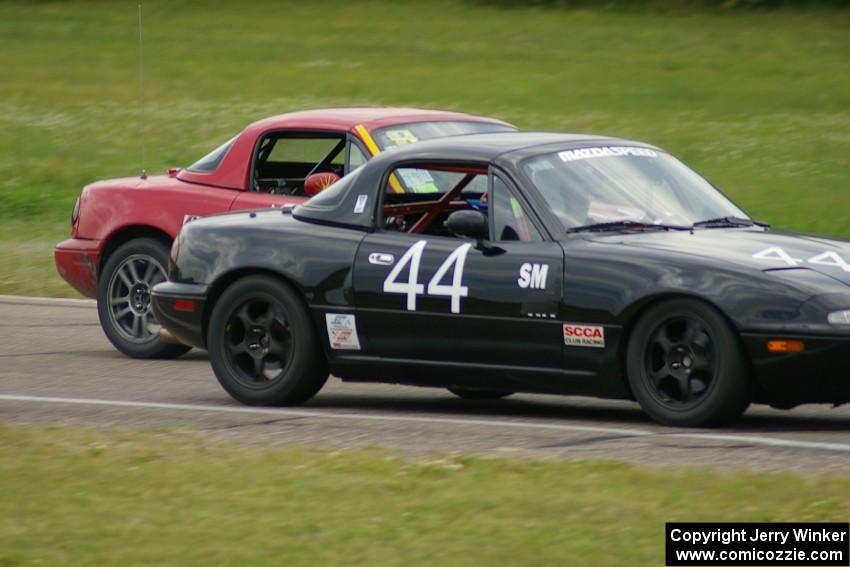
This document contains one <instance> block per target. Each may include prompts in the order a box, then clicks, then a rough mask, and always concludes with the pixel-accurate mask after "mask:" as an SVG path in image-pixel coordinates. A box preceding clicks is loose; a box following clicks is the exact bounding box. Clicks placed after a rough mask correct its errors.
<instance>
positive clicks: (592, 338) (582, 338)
mask: <svg viewBox="0 0 850 567" xmlns="http://www.w3.org/2000/svg"><path fill="white" fill-rule="evenodd" d="M564 344H565V345H567V346H579V347H592V348H605V328H604V327H601V326H599V325H582V324H581V323H564Z"/></svg>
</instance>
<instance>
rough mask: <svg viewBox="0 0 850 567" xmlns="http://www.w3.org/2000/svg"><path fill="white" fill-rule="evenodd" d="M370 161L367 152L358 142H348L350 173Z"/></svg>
mask: <svg viewBox="0 0 850 567" xmlns="http://www.w3.org/2000/svg"><path fill="white" fill-rule="evenodd" d="M367 161H369V158H368V156H367V155H366V152H364V151H363V149H362V148H361V147H360V145H359V144H358V143H357V142H349V143H348V171H349V173H350V172H352V171H354V170H355V169H357V168H358V167H360V166H361V165H363V164H364V163H366V162H367Z"/></svg>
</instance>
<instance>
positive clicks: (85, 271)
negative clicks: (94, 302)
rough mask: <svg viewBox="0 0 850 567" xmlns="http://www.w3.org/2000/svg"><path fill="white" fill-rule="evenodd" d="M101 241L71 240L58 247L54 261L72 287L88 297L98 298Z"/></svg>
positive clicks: (54, 254) (61, 274) (55, 250)
mask: <svg viewBox="0 0 850 567" xmlns="http://www.w3.org/2000/svg"><path fill="white" fill-rule="evenodd" d="M101 244H102V241H101V240H84V239H82V238H71V239H69V240H64V241H62V242H60V243H59V244H57V245H56V248H55V249H54V251H53V260H54V261H55V262H56V271H58V272H59V275H60V276H62V279H64V280H65V281H66V282H68V283H69V284H71V287H73V288H74V289H76V290H77V291H79V292H80V293H82V294H83V295H84V296H86V297H91V298H96V297H97V267H98V265H99V263H100V252H101Z"/></svg>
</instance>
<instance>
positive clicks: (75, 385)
mask: <svg viewBox="0 0 850 567" xmlns="http://www.w3.org/2000/svg"><path fill="white" fill-rule="evenodd" d="M848 379H850V377H848ZM0 424H51V425H56V424H58V425H72V426H75V425H82V426H87V427H122V428H131V429H144V430H162V429H163V428H166V429H169V430H170V429H174V430H177V431H181V432H187V433H188V434H201V435H209V436H212V437H214V438H217V439H224V440H229V441H233V442H236V443H240V444H251V445H260V446H274V445H301V446H311V447H322V448H329V449H344V448H350V447H381V448H386V449H388V450H390V451H394V452H401V453H403V454H410V455H414V456H428V455H433V454H447V453H448V454H451V453H465V454H484V455H502V456H516V457H526V456H531V457H543V458H593V459H617V460H625V461H630V462H635V463H640V464H649V465H654V466H662V467H668V466H703V465H708V466H710V467H713V468H721V469H739V468H743V469H755V470H771V471H785V470H793V471H799V472H818V473H829V474H841V475H845V474H850V405H848V406H842V407H839V408H832V407H830V406H818V405H809V406H801V407H799V408H796V409H794V410H791V411H779V410H773V409H770V408H766V407H762V406H753V407H751V408H750V409H749V410H748V411H747V413H746V414H745V415H744V417H743V418H742V419H740V420H739V421H737V422H736V423H734V424H733V425H731V426H730V427H726V428H723V429H675V428H669V427H662V426H659V425H656V424H655V423H653V422H652V421H650V420H649V419H648V418H647V417H646V416H644V414H643V413H641V411H640V409H639V408H638V406H637V404H635V403H631V402H623V401H606V400H596V399H590V398H578V397H556V396H532V395H516V396H512V397H510V398H508V399H505V400H499V401H495V402H470V401H464V400H460V399H458V398H456V397H454V396H453V395H452V394H450V393H449V392H447V391H444V390H439V389H430V388H413V387H407V386H394V385H383V384H349V383H343V382H341V381H340V380H337V379H334V378H331V379H329V380H328V383H327V385H326V386H325V388H324V389H323V390H322V391H321V392H320V393H319V395H318V396H316V397H315V398H314V399H313V400H311V401H310V402H309V403H307V404H305V405H303V406H300V407H297V408H251V407H247V406H243V405H240V404H238V403H237V402H235V401H234V400H232V399H231V398H230V397H229V396H228V395H227V394H226V393H225V392H224V391H223V390H222V389H221V387H220V386H219V385H218V382H216V380H215V377H214V376H213V373H212V370H211V369H210V366H209V361H208V359H207V354H206V353H205V352H202V351H197V350H193V351H191V352H190V353H188V354H187V355H184V356H183V357H181V358H179V359H177V360H171V361H161V360H147V361H145V360H133V359H129V358H126V357H124V356H123V355H121V354H120V353H118V352H117V351H116V350H115V349H113V348H112V346H111V345H110V344H109V342H108V341H107V340H106V338H105V336H104V335H103V333H102V331H101V329H100V326H99V324H98V320H97V312H96V310H95V307H94V302H90V301H79V300H58V299H34V298H16V297H9V296H0Z"/></svg>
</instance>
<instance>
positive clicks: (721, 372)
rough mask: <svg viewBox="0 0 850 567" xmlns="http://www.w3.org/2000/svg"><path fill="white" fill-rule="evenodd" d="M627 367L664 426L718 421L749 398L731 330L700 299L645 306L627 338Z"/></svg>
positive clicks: (645, 405)
mask: <svg viewBox="0 0 850 567" xmlns="http://www.w3.org/2000/svg"><path fill="white" fill-rule="evenodd" d="M627 367H628V376H629V384H630V385H631V388H632V393H633V394H634V396H635V398H636V399H637V401H638V403H639V404H640V406H641V408H642V409H643V411H645V412H646V413H647V414H649V416H650V417H652V418H653V419H654V420H656V421H658V422H660V423H663V424H665V425H674V426H680V427H700V426H707V425H718V424H722V423H724V422H727V421H730V420H732V419H735V418H737V417H739V416H740V415H741V414H742V413H743V412H744V410H746V409H747V406H748V405H749V402H750V379H749V372H748V365H747V361H746V358H745V356H744V353H743V350H742V348H741V344H740V342H739V340H738V337H737V335H736V333H735V331H734V330H733V329H732V327H731V326H730V325H729V323H728V322H727V321H726V319H725V318H724V317H723V316H722V315H721V314H720V313H718V312H717V310H715V309H714V308H712V307H710V306H708V305H706V304H704V303H701V302H699V301H695V300H690V299H676V300H671V301H665V302H663V303H660V304H658V305H656V306H654V307H652V308H651V309H649V311H647V312H646V314H644V315H643V316H642V317H641V318H640V320H639V321H638V323H637V325H635V328H634V331H633V332H632V335H631V338H630V339H629V344H628V353H627Z"/></svg>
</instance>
